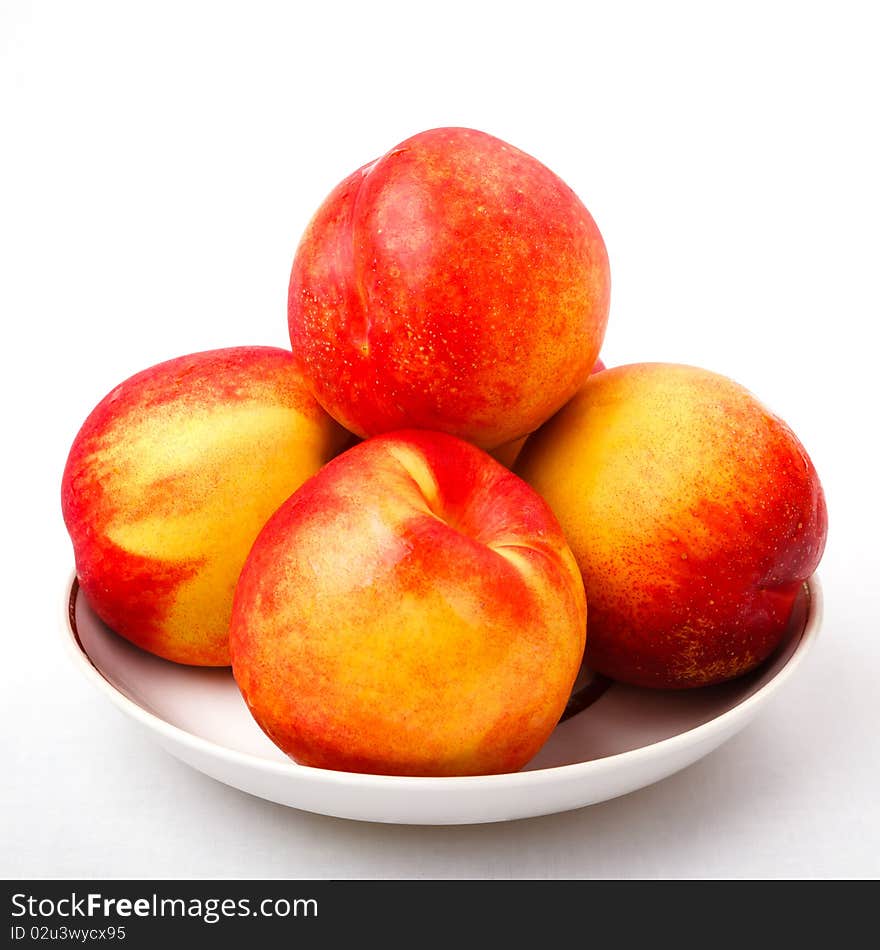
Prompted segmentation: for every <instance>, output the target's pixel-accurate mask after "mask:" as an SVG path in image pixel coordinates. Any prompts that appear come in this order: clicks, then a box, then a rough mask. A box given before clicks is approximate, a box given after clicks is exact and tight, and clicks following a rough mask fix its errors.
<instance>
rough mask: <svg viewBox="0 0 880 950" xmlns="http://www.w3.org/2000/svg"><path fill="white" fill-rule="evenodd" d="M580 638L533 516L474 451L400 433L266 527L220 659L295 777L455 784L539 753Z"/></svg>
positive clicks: (317, 481)
mask: <svg viewBox="0 0 880 950" xmlns="http://www.w3.org/2000/svg"><path fill="white" fill-rule="evenodd" d="M585 623H586V604H585V601H584V591H583V584H582V581H581V578H580V574H579V572H578V569H577V565H576V564H575V561H574V558H573V557H572V554H571V552H570V551H569V549H568V546H567V545H566V542H565V538H564V537H563V535H562V532H561V530H560V528H559V525H558V524H557V522H556V519H555V518H554V517H553V515H552V513H551V512H550V509H549V508H548V507H547V505H546V504H545V503H544V502H543V501H542V500H541V499H540V498H539V497H538V496H537V495H536V494H535V493H534V492H533V491H532V490H531V489H530V488H529V487H528V485H526V484H525V483H524V482H523V481H521V480H520V479H519V478H517V477H516V476H515V475H513V474H512V473H511V472H510V471H508V470H507V469H506V468H504V467H503V466H502V465H500V464H499V463H498V462H496V461H494V459H492V458H490V457H489V456H488V455H487V454H485V453H484V452H482V451H480V450H479V449H477V448H475V447H474V446H473V445H470V444H469V443H466V442H463V441H461V440H459V439H456V438H454V437H452V436H448V435H444V434H441V433H435V432H427V431H408V432H398V433H390V434H387V435H383V436H378V437H376V438H373V439H370V440H369V441H367V442H363V443H361V444H360V445H357V446H355V447H354V448H352V449H350V450H349V451H347V452H345V453H344V454H343V455H340V456H339V457H337V458H336V459H334V460H333V461H332V462H330V463H329V464H328V465H327V466H325V468H323V469H322V470H321V471H320V472H319V473H318V474H317V475H316V476H315V477H314V478H312V479H310V480H309V481H308V482H306V483H305V484H304V485H303V486H302V487H301V488H300V489H299V490H298V491H297V492H295V493H294V494H293V496H292V497H291V498H290V499H289V501H287V502H286V503H285V504H284V505H282V507H281V508H280V509H279V510H278V511H277V512H276V514H275V515H274V516H273V517H272V518H271V519H270V520H269V522H268V523H267V525H266V527H265V528H264V529H263V530H262V532H261V533H260V535H259V537H258V538H257V540H256V542H255V544H254V547H253V549H252V551H251V553H250V555H249V556H248V559H247V562H246V563H245V566H244V568H243V570H242V573H241V577H240V579H239V582H238V586H237V588H236V591H235V601H234V607H233V613H232V623H231V629H230V647H231V652H232V666H233V672H234V674H235V678H236V680H237V682H238V685H239V687H240V689H241V692H242V694H243V696H244V698H245V700H246V701H247V705H248V707H249V708H250V710H251V713H252V714H253V716H254V718H255V719H256V721H257V722H258V723H259V724H260V726H261V727H262V728H263V730H264V731H265V732H266V734H267V735H268V736H269V737H270V738H271V739H272V740H273V741H274V742H275V743H276V744H277V745H278V746H279V747H280V748H281V749H283V750H284V751H285V752H286V753H287V754H288V755H290V756H291V757H292V758H294V759H295V760H296V761H298V762H300V763H303V764H306V765H311V766H317V767H321V768H330V769H339V770H344V771H355V772H372V773H384V774H396V775H466V774H479V773H493V772H510V771H515V770H517V769H519V768H520V767H521V766H523V765H524V764H525V763H526V762H528V760H529V759H530V758H531V757H532V756H533V755H534V754H535V753H536V752H537V751H538V749H539V748H540V746H541V745H542V744H543V743H544V742H545V740H546V739H547V737H548V736H549V735H550V732H551V731H552V730H553V728H554V726H555V725H556V723H557V721H558V719H559V717H560V715H561V713H562V711H563V709H564V707H565V704H566V701H567V699H568V696H569V693H570V691H571V688H572V685H573V682H574V679H575V676H576V675H577V672H578V668H579V665H580V662H581V659H582V654H583V648H584V636H585Z"/></svg>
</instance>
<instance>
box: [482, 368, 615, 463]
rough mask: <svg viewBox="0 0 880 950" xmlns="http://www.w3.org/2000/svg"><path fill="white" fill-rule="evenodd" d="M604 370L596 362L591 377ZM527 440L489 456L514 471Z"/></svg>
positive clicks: (506, 443) (518, 441)
mask: <svg viewBox="0 0 880 950" xmlns="http://www.w3.org/2000/svg"><path fill="white" fill-rule="evenodd" d="M603 369H605V364H604V363H603V362H602V360H596V362H595V363H594V364H593V368H592V369H591V370H590V375H591V376H592V375H593V374H594V373H601V372H602V370H603ZM527 438H528V436H523V437H522V438H521V439H514V440H513V442H505V443H504V445H499V446H498V447H497V448H495V449H491V450H490V452H489V454H490V455H491V456H492V458H493V459H495V460H496V461H498V462H500V463H501V464H502V465H506V466H507V467H508V468H511V469H512V468H513V466H514V464H515V462H516V460H517V459H518V458H519V453H520V452H522V447H523V446H524V445H525V444H526V439H527Z"/></svg>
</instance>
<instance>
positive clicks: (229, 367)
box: [62, 346, 348, 666]
mask: <svg viewBox="0 0 880 950" xmlns="http://www.w3.org/2000/svg"><path fill="white" fill-rule="evenodd" d="M346 438H348V434H347V433H345V432H344V431H343V430H342V429H340V428H339V427H338V426H337V425H336V423H335V422H333V420H332V419H331V418H330V417H329V416H328V415H327V414H326V413H325V412H324V410H323V409H321V407H320V406H319V405H318V404H317V403H316V402H315V400H314V399H313V398H312V395H311V394H310V393H309V391H308V390H307V389H306V387H305V385H304V384H303V382H302V379H301V378H300V376H299V373H298V372H297V370H296V368H295V366H294V361H293V357H292V356H291V354H290V352H289V351H287V350H280V349H274V348H271V347H256V346H245V347H235V348H231V349H226V350H214V351H211V352H206V353H196V354H194V355H191V356H182V357H180V358H179V359H174V360H170V361H169V362H166V363H161V364H159V365H158V366H153V367H152V368H150V369H147V370H144V371H143V372H142V373H138V374H137V375H136V376H132V377H131V378H130V379H128V380H126V381H125V382H124V383H122V384H121V385H120V386H117V387H116V389H114V390H113V391H112V392H111V393H110V394H109V395H108V396H106V397H105V398H104V399H103V400H102V401H101V402H100V403H99V404H98V406H97V407H96V408H95V409H94V411H93V412H92V413H91V415H90V416H89V417H88V419H87V420H86V422H85V423H84V425H83V427H82V428H81V429H80V431H79V434H78V435H77V436H76V439H75V440H74V443H73V447H72V448H71V450H70V455H69V457H68V460H67V466H66V468H65V470H64V477H63V482H62V507H63V513H64V520H65V523H66V525H67V530H68V532H69V533H70V537H71V539H72V541H73V549H74V555H75V558H76V571H77V576H78V577H79V582H80V585H81V586H82V589H83V592H84V593H85V595H86V597H87V598H88V600H89V602H90V603H91V605H92V607H93V608H94V609H95V611H96V612H97V613H98V614H99V616H100V617H101V618H102V619H103V620H104V621H105V622H106V623H107V624H109V626H111V627H112V628H113V629H114V630H115V631H116V632H117V633H119V634H121V635H122V636H124V637H127V638H128V639H129V640H131V641H132V642H134V643H136V644H137V645H138V646H140V647H143V648H144V649H146V650H149V651H151V652H153V653H156V654H158V655H159V656H162V657H165V658H166V659H170V660H176V661H178V662H180V663H191V664H196V665H202V666H225V665H228V664H229V643H228V626H229V615H230V612H231V610H232V592H233V589H234V587H235V582H236V580H237V578H238V573H239V571H240V570H241V566H242V564H243V563H244V559H245V556H246V555H247V553H248V550H249V549H250V546H251V543H252V542H253V540H254V538H255V537H256V536H257V532H258V531H259V530H260V528H262V527H263V524H264V522H265V521H266V519H267V518H268V517H269V515H271V514H272V512H273V511H274V510H275V509H276V508H277V507H278V505H280V504H281V502H282V501H284V500H285V499H286V498H287V497H288V496H289V495H290V493H291V492H292V491H293V490H294V489H295V488H297V487H298V486H299V485H300V484H301V483H302V482H303V481H304V480H305V479H306V478H308V477H309V476H310V475H312V474H313V473H314V472H316V471H317V470H318V468H319V467H320V466H321V465H322V464H323V463H324V462H325V461H327V460H328V459H329V458H331V457H332V455H333V454H334V452H335V451H336V449H337V448H338V447H341V446H342V445H343V444H344V441H345V439H346Z"/></svg>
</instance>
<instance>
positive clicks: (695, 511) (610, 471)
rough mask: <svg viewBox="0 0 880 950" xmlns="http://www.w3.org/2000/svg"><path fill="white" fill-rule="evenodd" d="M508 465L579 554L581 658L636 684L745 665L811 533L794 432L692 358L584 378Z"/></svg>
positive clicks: (818, 530)
mask: <svg viewBox="0 0 880 950" xmlns="http://www.w3.org/2000/svg"><path fill="white" fill-rule="evenodd" d="M516 471H517V472H518V473H519V474H521V475H522V476H523V478H525V479H526V480H527V481H528V482H529V483H530V484H531V485H532V486H533V487H534V488H535V489H536V490H537V491H538V492H540V493H541V494H542V496H543V497H544V498H545V499H546V500H547V501H548V503H549V504H550V506H551V508H553V510H554V512H555V513H556V515H557V517H558V518H559V521H560V523H561V524H562V527H563V529H564V531H565V534H566V537H567V538H568V541H569V544H570V545H571V548H572V551H573V552H574V554H575V557H576V558H577V561H578V564H579V566H580V568H581V571H582V574H583V578H584V584H585V587H586V591H587V602H588V603H589V605H590V628H589V637H588V646H587V654H586V658H587V661H588V662H589V663H590V664H591V665H592V666H593V668H595V669H596V670H598V671H599V672H601V673H604V674H605V675H607V676H609V677H612V678H614V679H617V680H621V681H623V682H626V683H631V684H635V685H638V686H652V687H665V688H684V687H690V686H702V685H706V684H710V683H718V682H721V681H723V680H726V679H730V678H732V677H735V676H738V675H739V674H741V673H745V672H746V671H747V670H749V669H751V668H753V667H754V666H756V665H757V664H758V663H760V662H761V661H762V660H764V659H765V658H766V657H767V656H768V655H769V654H770V653H771V652H772V651H773V650H774V648H775V647H776V646H777V645H778V643H779V641H780V639H781V638H782V636H783V634H784V632H785V630H786V625H787V622H788V619H789V616H790V614H791V610H792V606H793V603H794V599H795V597H796V596H797V593H798V591H799V589H800V588H801V586H802V584H803V582H804V581H805V580H806V579H807V578H808V577H809V576H810V575H811V574H812V573H813V571H814V570H815V569H816V566H817V564H818V563H819V559H820V558H821V556H822V552H823V549H824V546H825V536H826V533H827V512H826V507H825V499H824V495H823V493H822V487H821V485H820V483H819V479H818V477H817V475H816V471H815V469H814V467H813V465H812V462H811V461H810V459H809V457H808V456H807V453H806V451H805V450H804V448H803V446H802V445H801V443H800V442H799V441H798V439H797V438H796V436H795V435H794V433H792V431H791V430H790V429H789V428H788V426H787V425H786V424H785V423H784V422H782V420H780V419H779V418H777V417H776V416H774V415H773V414H772V413H770V412H769V411H768V410H767V409H765V408H764V407H763V406H762V405H761V403H759V402H758V400H757V399H756V398H755V397H754V396H752V394H751V393H749V392H748V391H747V390H745V389H744V388H743V387H741V386H739V385H737V384H736V383H734V382H732V381H731V380H729V379H726V378H725V377H723V376H718V375H717V374H714V373H710V372H707V371H705V370H700V369H696V368H694V367H689V366H678V365H670V364H659V363H658V364H638V365H631V366H620V367H616V368H614V369H609V370H605V371H604V372H602V373H599V374H597V375H595V376H592V377H591V378H590V380H589V381H588V382H587V384H586V385H585V386H584V388H583V390H582V391H581V392H580V393H579V394H578V395H577V396H576V397H575V398H574V399H573V400H572V401H571V402H570V403H569V404H568V405H567V406H566V407H565V408H564V409H563V410H562V411H561V412H560V413H558V414H557V415H556V416H555V417H554V418H553V419H552V420H551V421H550V422H549V423H548V424H547V425H545V426H544V427H543V428H542V429H540V430H539V431H538V432H537V433H535V434H534V435H533V436H531V437H530V438H529V439H528V441H527V442H526V445H525V448H524V449H523V451H522V453H521V455H520V457H519V460H518V462H517V465H516Z"/></svg>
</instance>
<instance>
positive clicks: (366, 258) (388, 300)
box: [288, 128, 609, 449]
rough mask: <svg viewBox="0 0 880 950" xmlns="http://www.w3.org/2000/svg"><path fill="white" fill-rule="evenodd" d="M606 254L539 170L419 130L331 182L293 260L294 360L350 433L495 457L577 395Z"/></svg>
mask: <svg viewBox="0 0 880 950" xmlns="http://www.w3.org/2000/svg"><path fill="white" fill-rule="evenodd" d="M608 302H609V271H608V257H607V254H606V251H605V245H604V243H603V241H602V237H601V235H600V233H599V230H598V228H597V227H596V224H595V222H594V221H593V219H592V217H591V216H590V213H589V212H588V211H587V209H586V208H585V207H584V205H583V204H582V203H581V201H580V200H579V199H578V197H577V196H576V195H575V194H574V192H573V191H572V190H571V189H570V188H569V187H568V186H567V185H566V184H565V183H564V182H563V181H561V180H560V179H559V178H558V177H557V176H556V175H555V174H553V172H551V171H550V170H549V169H548V168H546V167H545V166H544V165H542V164H541V163H540V162H538V161H537V160H536V159H534V158H532V157H531V156H529V155H526V154H525V153H524V152H521V151H520V150H519V149H517V148H514V147H513V146H512V145H507V144H506V143H504V142H502V141H501V140H500V139H497V138H494V137H492V136H491V135H486V134H485V133H483V132H477V131H474V130H472V129H460V128H444V129H433V130H431V131H428V132H422V133H420V134H418V135H414V136H413V137H412V138H409V139H407V140H406V141H404V142H402V143H401V144H400V145H398V146H396V147H395V148H393V149H391V150H390V151H389V152H387V153H386V154H385V155H383V156H382V157H381V158H380V159H378V160H377V161H374V162H371V163H370V164H368V165H364V166H363V167H362V168H360V169H358V170H357V171H356V172H354V174H352V175H350V176H349V177H348V178H346V179H345V180H344V181H343V182H342V183H341V184H340V185H339V186H337V188H336V189H335V190H334V191H333V192H332V193H331V194H330V196H329V197H328V198H327V199H326V200H325V202H324V204H323V205H322V206H321V207H320V208H319V210H318V212H317V213H316V215H315V217H314V218H313V219H312V221H311V223H310V224H309V226H308V228H307V230H306V232H305V234H304V236H303V238H302V241H301V242H300V244H299V247H298V249H297V252H296V256H295V259H294V262H293V268H292V271H291V277H290V288H289V296H288V317H289V327H290V339H291V342H292V345H293V351H294V353H295V354H296V355H297V357H298V358H299V359H300V361H301V365H302V367H303V372H304V374H305V376H306V377H307V378H308V379H309V381H310V382H311V385H312V391H313V393H314V395H315V397H316V398H317V399H318V401H319V402H320V403H321V405H323V406H324V408H325V409H326V410H327V411H328V412H329V413H330V414H331V415H332V416H333V417H334V418H335V419H337V420H338V421H339V422H340V423H342V424H343V425H344V426H345V427H346V428H348V429H350V430H351V431H352V432H356V433H357V434H358V435H360V436H364V437H366V436H371V435H376V434H378V433H381V432H388V431H392V430H395V429H401V428H410V427H411V428H418V429H433V430H438V431H442V432H447V433H451V434H453V435H457V436H460V437H462V438H465V439H467V440H469V441H472V442H474V443H475V444H477V445H479V446H481V447H483V448H489V449H491V448H495V447H497V446H500V445H502V444H504V443H506V442H511V441H513V440H515V439H518V438H520V437H522V436H524V435H527V434H528V433H529V432H532V431H533V430H534V429H536V428H537V427H538V426H539V425H540V424H541V423H542V422H544V420H545V419H547V418H548V417H549V416H550V415H552V414H553V413H554V412H555V411H556V410H557V409H559V407H560V406H562V405H564V404H565V403H566V402H567V401H568V400H569V399H570V398H571V397H572V396H573V395H574V394H575V393H576V392H577V390H578V389H579V388H580V386H581V385H582V383H583V382H584V380H585V379H586V377H587V375H588V374H589V372H590V369H591V368H592V366H593V363H594V362H595V360H596V357H597V356H598V353H599V348H600V346H601V343H602V338H603V336H604V333H605V325H606V322H607V319H608Z"/></svg>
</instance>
